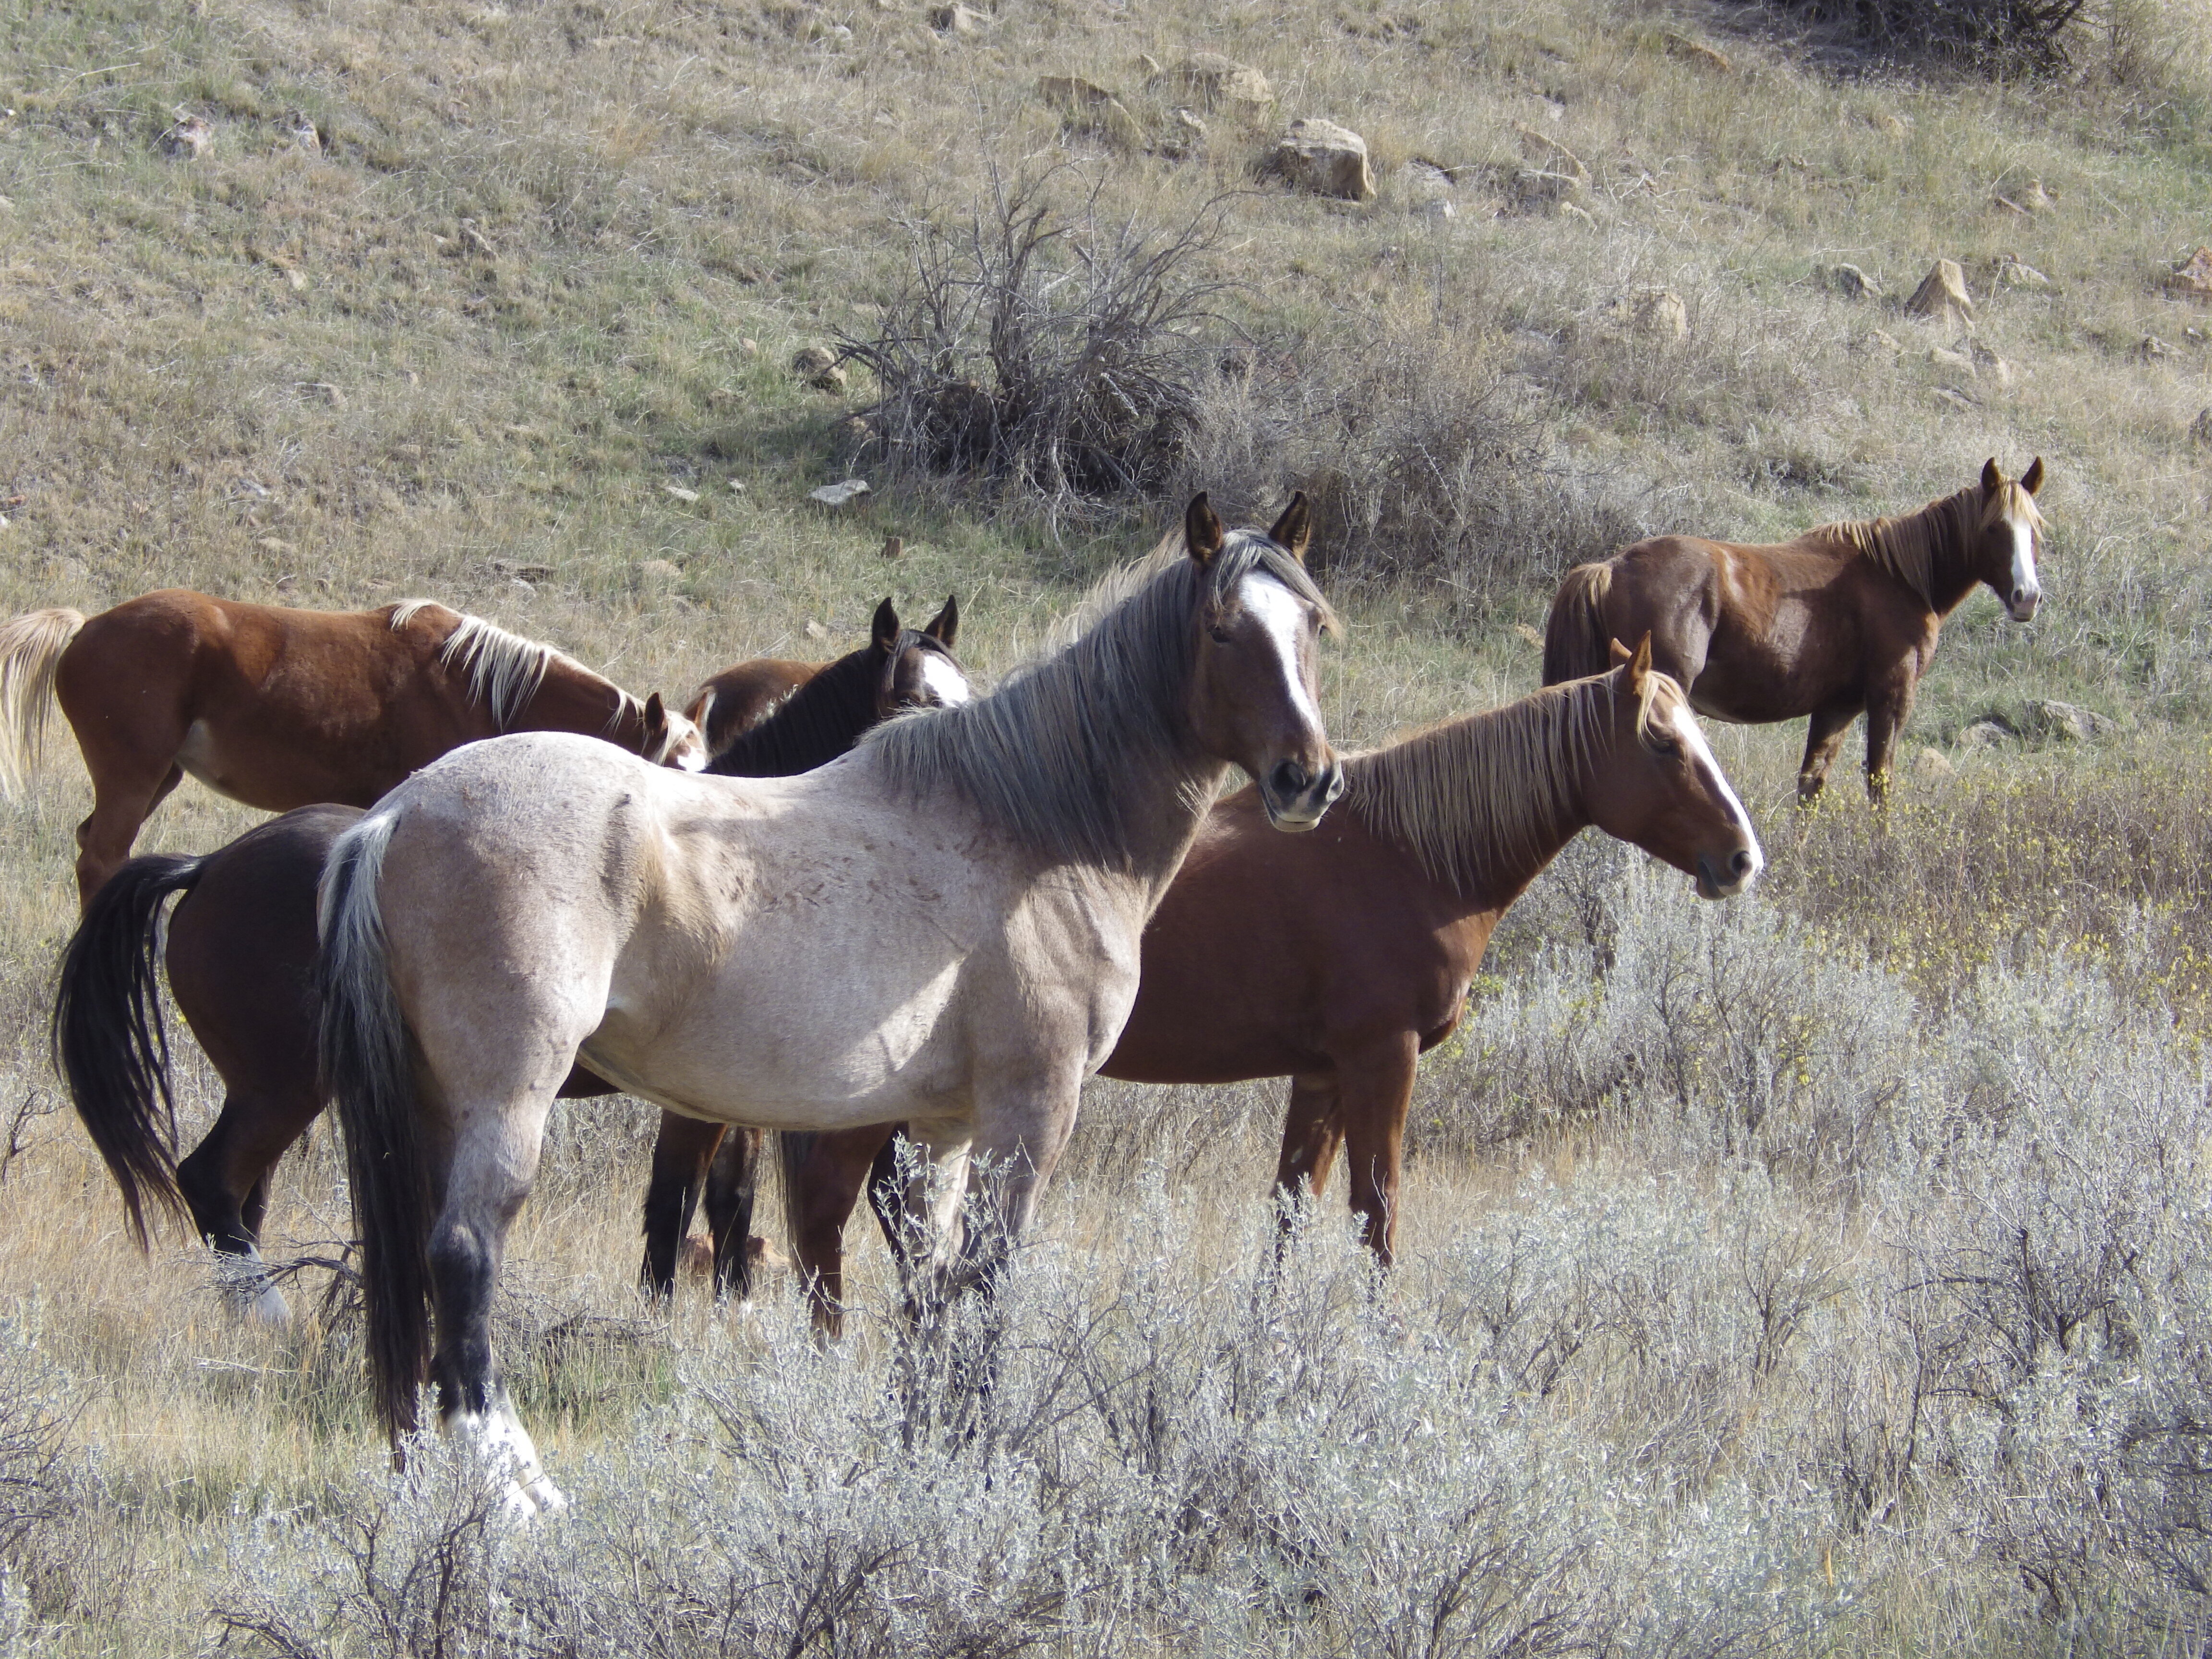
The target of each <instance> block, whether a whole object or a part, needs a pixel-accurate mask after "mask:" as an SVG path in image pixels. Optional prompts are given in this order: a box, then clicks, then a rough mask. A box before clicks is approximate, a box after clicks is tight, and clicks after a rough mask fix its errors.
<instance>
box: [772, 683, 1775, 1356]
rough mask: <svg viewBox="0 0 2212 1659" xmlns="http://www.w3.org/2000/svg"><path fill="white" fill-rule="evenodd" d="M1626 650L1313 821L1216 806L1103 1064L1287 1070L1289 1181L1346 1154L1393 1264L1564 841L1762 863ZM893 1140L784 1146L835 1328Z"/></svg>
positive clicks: (1367, 758)
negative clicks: (1514, 919) (1449, 1045)
mask: <svg viewBox="0 0 2212 1659" xmlns="http://www.w3.org/2000/svg"><path fill="white" fill-rule="evenodd" d="M1618 656H1619V658H1620V662H1619V664H1618V665H1616V666H1615V667H1614V668H1613V669H1612V670H1611V671H1608V672H1607V673H1605V674H1602V675H1599V676H1595V677H1593V678H1588V679H1583V680H1577V681H1575V682H1572V683H1571V684H1566V685H1563V686H1558V687H1554V688H1552V689H1550V690H1543V691H1539V692H1536V693H1534V695H1532V696H1527V697H1524V698H1522V700H1521V701H1520V702H1516V703H1511V704H1509V705H1507V706H1506V707H1505V708H1500V709H1497V710H1494V711H1492V712H1491V713H1488V714H1471V715H1468V716H1467V717H1465V718H1464V719H1461V720H1452V721H1449V722H1447V723H1445V724H1443V725H1441V726H1434V727H1431V728H1430V729H1429V730H1427V731H1425V732H1419V733H1418V734H1416V735H1415V736H1413V737H1411V738H1407V739H1406V740H1405V741H1403V742H1401V743H1397V744H1392V745H1391V746H1390V747H1389V748H1386V749H1380V750H1373V751H1371V752H1370V753H1367V754H1364V755H1355V756H1352V757H1347V758H1346V760H1345V762H1344V769H1345V775H1346V789H1345V793H1344V799H1343V802H1342V804H1341V805H1340V806H1339V807H1338V809H1337V810H1336V811H1334V812H1333V813H1332V814H1330V816H1329V817H1328V818H1326V819H1325V820H1323V822H1322V824H1321V827H1320V828H1319V829H1316V830H1315V831H1314V832H1313V833H1312V834H1310V835H1306V836H1295V837H1293V836H1278V835H1273V834H1272V833H1271V832H1270V831H1269V830H1268V829H1267V825H1266V819H1265V818H1264V817H1263V816H1262V814H1261V810H1260V804H1259V800H1258V798H1257V796H1256V794H1255V792H1254V791H1253V790H1251V789H1249V788H1248V789H1245V790H1244V791H1243V792H1242V793H1238V794H1234V795H1231V796H1230V797H1229V798H1228V799H1226V800H1224V801H1222V802H1221V803H1220V804H1219V805H1217V806H1215V807H1214V809H1213V811H1212V812H1211V813H1210V814H1209V815H1208V817H1207V818H1206V823H1205V826H1204V828H1203V829H1200V833H1199V836H1198V840H1197V842H1196V843H1195V844H1194V846H1193V847H1192V848H1191V851H1190V855H1189V857H1188V859H1187V860H1185V861H1184V864H1183V866H1182V871H1181V872H1180V873H1179V874H1178V875H1177V876H1176V879H1175V883H1174V884H1173V886H1171V887H1170V889H1169V890H1168V895H1167V897H1166V898H1165V900H1164V901H1163V902H1162V903H1161V905H1160V908H1159V909H1158V911H1156V912H1155V913H1154V915H1153V917H1152V925H1151V927H1149V928H1148V929H1147V930H1146V933H1145V936H1144V945H1143V957H1142V977H1141V979H1140V981H1139V986H1138V991H1137V1002H1136V1007H1135V1009H1134V1011H1133V1012H1132V1013H1131V1014H1130V1016H1129V1023H1128V1024H1127V1025H1126V1026H1125V1027H1124V1028H1123V1029H1122V1031H1121V1040H1120V1042H1118V1043H1117V1044H1116V1045H1115V1049H1114V1052H1113V1054H1112V1056H1111V1057H1110V1058H1109V1060H1107V1062H1106V1064H1105V1066H1103V1068H1101V1073H1100V1075H1102V1076H1104V1077H1112V1078H1121V1079H1126V1080H1127V1081H1130V1082H1135V1083H1232V1082H1238V1081H1243V1080H1245V1079H1253V1078H1268V1077H1281V1076H1284V1075H1285V1074H1287V1075H1288V1076H1289V1077H1290V1079H1291V1102H1290V1116H1289V1121H1287V1122H1286V1123H1285V1126H1284V1130H1283V1149H1282V1158H1281V1161H1280V1163H1279V1166H1278V1168H1277V1171H1276V1176H1275V1180H1276V1186H1277V1188H1278V1190H1279V1191H1280V1192H1283V1193H1288V1194H1295V1193H1297V1191H1298V1190H1299V1189H1300V1188H1301V1187H1310V1188H1311V1189H1312V1190H1313V1191H1315V1192H1319V1191H1320V1190H1321V1189H1322V1188H1323V1187H1324V1186H1325V1185H1326V1184H1327V1182H1328V1176H1329V1171H1330V1169H1331V1168H1332V1166H1333V1165H1334V1164H1335V1162H1336V1158H1337V1156H1338V1152H1339V1151H1340V1149H1341V1150H1342V1152H1344V1155H1345V1160H1346V1164H1347V1165H1348V1172H1349V1175H1350V1177H1351V1179H1350V1182H1349V1187H1350V1192H1349V1196H1350V1199H1351V1202H1352V1211H1353V1213H1354V1214H1356V1215H1357V1216H1358V1217H1359V1218H1361V1221H1362V1223H1363V1224H1364V1229H1365V1237H1366V1240H1367V1243H1368V1244H1369V1245H1370V1247H1371V1248H1372V1249H1374V1250H1375V1252H1376V1255H1377V1256H1379V1257H1380V1258H1381V1259H1382V1260H1383V1261H1385V1262H1387V1261H1389V1260H1390V1258H1391V1255H1392V1252H1393V1249H1394V1241H1395V1226H1396V1222H1397V1210H1398V1182H1399V1167H1400V1158H1401V1146H1402V1144H1403V1139H1404V1133H1405V1124H1406V1110H1407V1103H1409V1101H1410V1100H1411V1098H1412V1096H1413V1076H1414V1070H1415V1066H1416V1064H1417V1061H1418V1058H1419V1055H1420V1054H1422V1053H1423V1052H1424V1051H1425V1050H1426V1049H1429V1048H1433V1047H1435V1046H1436V1045H1437V1043H1438V1042H1442V1041H1443V1039H1444V1038H1445V1037H1446V1036H1449V1035H1450V1033H1451V1031H1452V1030H1453V1029H1454V1028H1455V1026H1456V1025H1457V1024H1458V1023H1459V1019H1460V1016H1461V1013H1462V1010H1463V1009H1464V1007H1465V1006H1466V1000H1467V992H1468V984H1469V983H1470V981H1472V980H1473V979H1474V973H1475V970H1476V969H1477V968H1478V967H1479V966H1480V964H1481V962H1482V956H1483V952H1484V951H1485V950H1486V948H1487V947H1488V945H1489V943H1490V935H1491V932H1492V929H1494V928H1495V927H1497V926H1498V918H1499V917H1500V916H1501V915H1504V912H1505V910H1506V908H1507V907H1508V906H1510V904H1511V903H1512V902H1513V901H1514V900H1515V899H1516V898H1517V897H1518V896H1520V894H1521V893H1522V890H1524V889H1526V888H1527V886H1528V884H1529V883H1530V882H1531V881H1533V880H1534V879H1535V878H1536V876H1537V874H1538V873H1539V872H1541V871H1542V869H1543V868H1544V866H1546V865H1547V864H1549V863H1550V862H1551V861H1552V860H1553V857H1554V856H1556V855H1557V854H1558V853H1559V849H1560V848H1563V847H1565V845H1566V844H1567V842H1569V841H1571V839H1573V837H1574V836H1575V835H1576V834H1577V831H1579V830H1581V829H1583V827H1584V826H1586V825H1589V824H1595V825H1596V826H1598V827H1599V828H1600V829H1604V830H1605V831H1606V832H1607V834H1610V835H1613V836H1619V837H1620V838H1621V839H1622V840H1624V841H1629V842H1634V843H1635V844H1636V845H1637V846H1638V847H1641V848H1644V850H1645V851H1647V852H1649V853H1650V854H1653V855H1654V856H1656V857H1658V858H1661V859H1663V860H1666V861H1667V862H1668V863H1669V864H1672V865H1674V866H1675V867H1676V868H1677V869H1680V870H1682V871H1685V872H1688V873H1689V874H1690V875H1692V876H1693V877H1694V878H1696V882H1697V890H1698V891H1699V893H1700V894H1702V895H1703V896H1705V897H1707V898H1723V897H1726V896H1729V895H1731V894H1735V893H1739V892H1741V891H1743V890H1745V889H1746V888H1747V887H1748V886H1750V885H1751V884H1752V882H1753V879H1754V878H1756V877H1757V876H1758V874H1759V869H1760V867H1761V863H1762V860H1761V857H1760V854H1759V842H1758V838H1757V836H1755V835H1754V834H1753V830H1752V826H1751V821H1750V819H1749V817H1747V815H1746V814H1745V811H1744V810H1743V806H1742V804H1741V802H1740V801H1738V800H1737V799H1736V797H1735V792H1734V791H1733V790H1732V789H1730V787H1729V783H1728V780H1727V779H1726V778H1725V777H1724V776H1723V775H1722V772H1721V769H1720V767H1719V765H1718V763H1716V762H1715V760H1714V759H1713V756H1712V751H1711V750H1710V749H1708V748H1707V747H1706V745H1705V738H1704V735H1703V734H1702V733H1701V732H1699V729H1698V726H1697V722H1696V720H1694V719H1693V718H1692V715H1691V713H1690V708H1689V704H1688V702H1687V701H1686V698H1685V697H1684V696H1683V693H1682V690H1681V688H1680V686H1679V685H1677V684H1675V682H1674V681H1673V680H1671V679H1669V678H1667V677H1666V676H1664V675H1662V674H1660V673H1658V672H1656V671H1654V670H1652V668H1651V666H1650V663H1651V649H1650V641H1644V644H1643V645H1642V646H1640V647H1638V650H1637V653H1636V654H1635V655H1634V657H1633V658H1631V657H1630V656H1629V653H1627V652H1626V651H1625V650H1622V651H1620V652H1619V653H1618ZM1286 894H1295V895H1296V896H1297V902H1294V903H1292V902H1285V895H1286ZM891 1133H892V1132H891V1131H890V1130H889V1129H884V1128H869V1129H858V1130H848V1131H843V1132H840V1133H833V1134H823V1135H818V1136H803V1135H787V1136H785V1137H784V1148H783V1155H784V1158H785V1170H786V1182H785V1191H786V1197H787V1203H788V1204H789V1206H790V1220H791V1224H792V1244H793V1257H794V1261H795V1264H796V1265H797V1267H799V1271H800V1272H801V1273H803V1274H805V1276H806V1277H807V1278H808V1279H809V1281H810V1282H811V1285H812V1286H813V1290H814V1294H815V1298H816V1300H815V1316H816V1320H817V1323H818V1324H820V1325H822V1326H823V1327H824V1328H828V1329H830V1330H834V1329H835V1328H836V1325H837V1322H838V1316H839V1308H840V1305H841V1301H842V1294H843V1285H842V1239H843V1231H844V1224H845V1219H846V1218H847V1217H848V1215H849V1214H850V1213H851V1212H852V1209H853V1206H854V1202H855V1201H856V1200H857V1198H858V1196H859V1194H860V1190H861V1188H862V1186H863V1184H864V1183H865V1184H866V1187H867V1188H868V1189H869V1191H870V1195H871V1198H872V1200H876V1201H877V1205H878V1218H881V1219H883V1220H884V1223H885V1225H884V1232H885V1236H886V1237H889V1238H890V1240H891V1243H892V1247H893V1249H895V1250H896V1249H902V1248H903V1245H904V1243H905V1234H904V1233H903V1232H902V1231H900V1230H899V1229H898V1227H897V1226H896V1224H895V1223H894V1221H893V1219H892V1218H891V1216H890V1214H889V1213H888V1212H887V1210H886V1208H885V1206H884V1202H883V1200H882V1194H883V1191H884V1182H885V1181H886V1180H890V1181H893V1182H895V1181H896V1157H895V1153H894V1149H893V1147H892V1146H891V1145H890V1136H891ZM872 1163H873V1164H874V1171H873V1176H872V1177H871V1175H870V1170H871V1164H872Z"/></svg>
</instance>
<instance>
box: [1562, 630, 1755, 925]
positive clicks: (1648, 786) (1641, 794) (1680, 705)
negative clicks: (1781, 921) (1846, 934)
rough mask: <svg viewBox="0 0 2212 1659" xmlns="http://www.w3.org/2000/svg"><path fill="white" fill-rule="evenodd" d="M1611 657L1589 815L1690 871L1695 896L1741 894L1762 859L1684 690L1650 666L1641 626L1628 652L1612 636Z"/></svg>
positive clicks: (1748, 819)
mask: <svg viewBox="0 0 2212 1659" xmlns="http://www.w3.org/2000/svg"><path fill="white" fill-rule="evenodd" d="M1612 678H1613V742H1612V747H1611V752H1610V754H1609V756H1608V757H1607V762H1606V763H1605V764H1603V765H1601V766H1600V767H1597V768H1595V769H1594V770H1593V772H1592V774H1591V777H1590V783H1589V811H1590V817H1591V818H1592V820H1593V821H1594V822H1595V823H1596V824H1597V826H1598V828H1600V829H1603V830H1604V831H1605V832H1606V833H1607V835H1611V836H1619V837H1620V839H1621V840H1623V841H1628V842H1635V843H1636V845H1638V847H1641V848H1643V849H1644V851H1645V852H1647V853H1649V854H1651V855H1652V856H1653V857H1654V858H1660V859H1664V860H1666V861H1667V862H1668V863H1669V864H1671V865H1673V866H1674V867H1675V868H1676V869H1677V870H1680V871H1682V872H1686V874H1689V875H1692V876H1694V877H1696V878H1697V882H1698V893H1699V896H1701V897H1704V898H1709V899H1718V898H1728V897H1730V896H1733V895H1735V894H1737V893H1741V892H1742V891H1743V890H1745V889H1746V888H1747V887H1749V886H1750V885H1751V884H1752V883H1753V881H1755V880H1757V879H1758V878H1759V871H1760V870H1762V869H1764V868H1765V864H1766V860H1765V857H1764V856H1763V855H1762V854H1760V852H1759V837H1758V836H1757V835H1756V834H1755V833H1753V829H1752V827H1751V816H1750V814H1748V813H1747V812H1746V811H1744V810H1743V803H1742V802H1741V801H1740V800H1738V799H1736V794H1735V790H1734V789H1732V788H1730V787H1729V781H1728V779H1727V777H1726V776H1725V775H1723V773H1722V771H1721V769H1720V763H1719V762H1717V761H1716V760H1715V759H1714V758H1713V751H1712V750H1711V748H1709V747H1708V746H1707V745H1706V743H1705V733H1704V732H1702V731H1700V730H1699V727H1698V721H1697V716H1696V715H1694V714H1692V713H1691V711H1690V700H1689V698H1688V697H1686V696H1684V695H1683V692H1682V688H1681V687H1680V685H1678V684H1675V683H1674V680H1672V679H1670V678H1668V676H1666V675H1664V674H1662V673H1660V672H1659V671H1657V670H1656V669H1654V668H1653V667H1652V666H1651V636H1650V635H1648V634H1647V635H1644V642H1643V643H1642V644H1641V645H1639V646H1638V647H1637V648H1636V649H1635V651H1633V652H1631V651H1629V650H1628V648H1627V647H1625V646H1623V645H1622V644H1621V643H1620V641H1618V640H1616V641H1613V671H1612Z"/></svg>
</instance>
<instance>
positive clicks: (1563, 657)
mask: <svg viewBox="0 0 2212 1659" xmlns="http://www.w3.org/2000/svg"><path fill="white" fill-rule="evenodd" d="M1612 586H1613V567H1612V566H1611V565H1607V564H1578V565H1577V566H1576V567H1575V568H1573V569H1572V570H1570V571H1569V572H1567V579H1566V580H1565V581H1563V582H1561V583H1560V584H1559V592H1558V593H1557V594H1556V595H1555V596H1554V597H1553V600H1552V619H1551V621H1550V622H1549V623H1547V624H1545V628H1544V684H1547V685H1557V684H1559V683H1560V682H1562V681H1563V680H1578V679H1582V678H1584V677H1585V676H1587V675H1590V674H1602V673H1603V672H1605V671H1606V670H1607V669H1608V668H1610V667H1612V666H1613V653H1612V650H1611V648H1610V647H1611V645H1612V635H1609V634H1607V632H1606V630H1605V596H1606V593H1607V590H1608V589H1610V588H1611V587H1612Z"/></svg>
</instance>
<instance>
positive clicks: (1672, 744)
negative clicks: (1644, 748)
mask: <svg viewBox="0 0 2212 1659" xmlns="http://www.w3.org/2000/svg"><path fill="white" fill-rule="evenodd" d="M1651 752H1652V753H1653V754H1655V755H1656V756H1658V757H1659V758H1660V759H1661V760H1680V759H1681V758H1682V744H1681V741H1680V738H1652V740H1651Z"/></svg>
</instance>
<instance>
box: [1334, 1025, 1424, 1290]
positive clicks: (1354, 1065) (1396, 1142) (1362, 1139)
mask: <svg viewBox="0 0 2212 1659" xmlns="http://www.w3.org/2000/svg"><path fill="white" fill-rule="evenodd" d="M1419 1055H1420V1042H1419V1037H1418V1036H1417V1035H1416V1034H1415V1033H1413V1032H1412V1031H1401V1032H1400V1033H1398V1034H1397V1035H1396V1036H1393V1037H1390V1038H1389V1039H1388V1040H1387V1041H1385V1042H1378V1043H1376V1045H1374V1046H1373V1047H1372V1048H1364V1049H1361V1050H1359V1051H1358V1052H1357V1053H1356V1054H1345V1055H1341V1056H1340V1057H1339V1059H1338V1060H1337V1067H1336V1076H1337V1090H1338V1095H1337V1099H1338V1109H1339V1111H1340V1114H1341V1116H1342V1119H1343V1122H1344V1157H1345V1164H1346V1171H1345V1173H1346V1176H1347V1177H1348V1178H1349V1180H1350V1182H1351V1192H1350V1193H1349V1194H1348V1196H1349V1197H1350V1198H1351V1200H1352V1213H1353V1214H1354V1215H1357V1216H1360V1217H1362V1218H1364V1220H1365V1222H1366V1224H1367V1226H1366V1238H1367V1246H1368V1248H1369V1249H1371V1250H1373V1251H1374V1252H1375V1254H1376V1257H1377V1258H1378V1259H1379V1260H1380V1261H1382V1263H1383V1266H1384V1267H1388V1266H1389V1265H1390V1261H1391V1256H1392V1253H1393V1250H1394V1249H1395V1241H1396V1236H1397V1226H1398V1171H1399V1167H1400V1163H1401V1158H1402V1157H1403V1155H1404V1151H1405V1145H1406V1109H1407V1106H1408V1105H1409V1104H1410V1103H1412V1101H1413V1072H1414V1067H1415V1066H1416V1064H1417V1063H1418V1061H1419Z"/></svg>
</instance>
